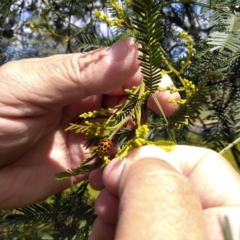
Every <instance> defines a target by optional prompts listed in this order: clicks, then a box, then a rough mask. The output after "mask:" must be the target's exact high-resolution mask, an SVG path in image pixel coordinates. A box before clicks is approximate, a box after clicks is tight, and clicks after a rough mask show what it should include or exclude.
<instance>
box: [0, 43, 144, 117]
mask: <svg viewBox="0 0 240 240" xmlns="http://www.w3.org/2000/svg"><path fill="white" fill-rule="evenodd" d="M137 48H138V46H137V45H136V44H135V43H134V41H133V40H132V39H131V38H127V39H124V40H121V41H119V42H117V43H115V44H114V45H113V46H111V47H109V48H105V49H99V50H97V51H93V52H89V53H78V54H69V55H56V56H52V57H47V58H42V59H25V60H20V61H16V62H9V63H7V64H5V65H4V66H3V67H1V68H0V76H1V83H0V91H1V92H0V96H1V104H2V105H5V106H6V105H9V102H10V103H11V104H10V106H9V108H11V109H12V106H14V107H15V108H18V109H19V112H15V113H16V114H17V113H22V111H23V110H26V109H28V108H29V105H30V104H32V106H31V107H33V106H35V108H37V109H39V110H42V108H45V109H50V108H56V107H60V106H64V105H66V104H68V103H70V102H73V101H75V100H78V99H81V98H85V97H87V96H90V95H94V94H99V93H106V92H109V91H111V90H113V89H116V88H119V87H120V86H122V85H123V84H124V83H126V82H127V81H128V80H129V79H130V78H131V77H132V76H133V75H134V74H135V73H136V72H137V71H138V69H139V65H138V61H137V56H138V51H137ZM16 89H17V90H16ZM26 103H27V104H26ZM15 111H17V110H15ZM5 112H7V110H6V109H5Z"/></svg>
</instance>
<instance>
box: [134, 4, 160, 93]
mask: <svg viewBox="0 0 240 240" xmlns="http://www.w3.org/2000/svg"><path fill="white" fill-rule="evenodd" d="M160 7H161V5H160V4H159V3H158V1H152V0H147V1H141V0H134V1H132V10H133V12H134V14H135V17H134V18H133V20H132V23H133V25H134V29H135V30H136V31H137V32H138V34H137V35H136V39H137V41H138V42H139V43H140V44H141V48H140V49H139V50H140V51H141V52H142V53H143V54H142V55H141V56H140V57H139V59H140V60H141V64H140V66H141V67H142V69H141V71H142V73H143V81H144V83H145V84H146V87H147V89H148V90H149V91H150V92H151V93H153V92H155V91H156V89H157V87H158V84H159V82H160V79H161V69H160V67H161V63H162V61H161V56H160V52H159V47H160V44H159V41H160V40H161V38H162V27H161V25H162V23H161V14H160Z"/></svg>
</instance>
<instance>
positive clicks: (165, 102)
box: [103, 72, 181, 116]
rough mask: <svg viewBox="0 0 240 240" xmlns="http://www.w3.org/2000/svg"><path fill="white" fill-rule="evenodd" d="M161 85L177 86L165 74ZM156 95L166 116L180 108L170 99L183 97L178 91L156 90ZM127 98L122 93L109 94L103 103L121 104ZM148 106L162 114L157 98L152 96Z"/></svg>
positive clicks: (108, 105)
mask: <svg viewBox="0 0 240 240" xmlns="http://www.w3.org/2000/svg"><path fill="white" fill-rule="evenodd" d="M137 74H139V72H137ZM135 79H140V78H139V77H136V78H135ZM130 83H131V84H133V83H134V82H133V81H131V82H130ZM159 86H160V87H163V88H166V87H175V86H174V84H173V82H172V80H171V78H170V77H169V76H168V75H164V76H163V78H162V79H161V82H160V83H159ZM131 87H132V86H131ZM129 88H130V87H129ZM117 91H119V89H118V90H116V91H114V93H115V94H117ZM122 92H124V91H123V90H121V93H122ZM155 95H156V98H157V100H158V102H159V104H160V106H161V108H162V110H163V112H164V114H165V115H166V116H169V115H171V114H173V113H174V112H175V111H176V110H177V109H178V106H177V105H174V104H173V103H170V102H169V99H173V100H175V101H177V100H179V99H180V98H181V97H180V95H179V93H178V92H175V93H172V94H171V93H170V91H163V92H160V91H156V93H155ZM126 98H127V96H126V95H125V96H124V95H122V96H119V97H116V95H110V96H109V95H107V96H105V98H104V101H103V105H104V106H105V107H114V106H116V105H119V104H121V103H123V102H125V101H126ZM148 107H149V108H150V109H151V110H153V111H154V112H155V113H157V114H161V111H160V109H159V108H158V105H157V104H156V102H155V100H154V99H153V97H152V96H150V97H149V100H148Z"/></svg>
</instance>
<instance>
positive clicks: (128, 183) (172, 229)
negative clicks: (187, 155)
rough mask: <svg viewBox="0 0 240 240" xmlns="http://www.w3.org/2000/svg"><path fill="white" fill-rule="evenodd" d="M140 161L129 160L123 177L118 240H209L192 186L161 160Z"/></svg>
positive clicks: (120, 178) (120, 181) (116, 236)
mask: <svg viewBox="0 0 240 240" xmlns="http://www.w3.org/2000/svg"><path fill="white" fill-rule="evenodd" d="M138 157H139V155H138ZM136 158H137V156H136ZM140 158H141V157H140ZM140 158H138V159H130V158H128V160H126V162H125V165H124V167H123V171H122V172H121V174H120V176H119V188H118V191H119V197H120V206H119V220H118V225H117V230H116V235H115V238H114V239H126V240H127V239H176V236H177V237H178V239H184V240H185V239H196V240H197V239H199V240H200V239H201V240H202V239H206V228H205V224H204V218H203V213H202V208H201V203H200V200H199V198H198V195H197V194H196V192H195V190H194V187H193V185H192V184H191V182H190V181H188V180H187V178H186V177H184V176H183V175H182V174H180V173H179V172H178V171H177V170H176V169H175V168H174V167H172V166H171V165H170V164H169V163H167V162H165V161H161V160H159V158H151V157H150V158H149V157H148V158H141V159H140ZM104 174H105V173H104ZM114 174H116V172H114ZM105 181H106V179H105ZM106 184H107V183H106ZM153 216H154V217H153ZM153 220H154V221H153ZM146 226H147V227H146ZM186 226H187V231H186Z"/></svg>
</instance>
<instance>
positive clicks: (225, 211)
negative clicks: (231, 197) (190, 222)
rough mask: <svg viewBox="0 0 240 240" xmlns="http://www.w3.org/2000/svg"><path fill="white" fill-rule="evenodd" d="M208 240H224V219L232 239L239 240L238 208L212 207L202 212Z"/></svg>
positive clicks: (239, 212)
mask: <svg viewBox="0 0 240 240" xmlns="http://www.w3.org/2000/svg"><path fill="white" fill-rule="evenodd" d="M204 216H205V222H206V226H207V232H208V239H217V240H225V238H224V235H223V229H224V228H226V217H227V219H228V222H229V226H230V230H231V234H232V239H236V240H238V239H239V230H240V206H238V207H237V206H233V207H232V206H231V207H214V208H208V209H205V210H204Z"/></svg>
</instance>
